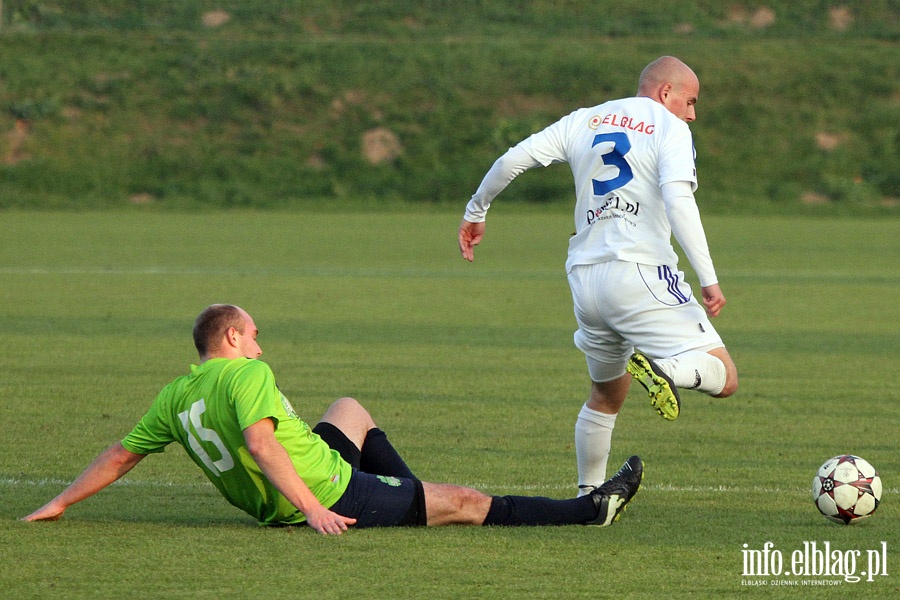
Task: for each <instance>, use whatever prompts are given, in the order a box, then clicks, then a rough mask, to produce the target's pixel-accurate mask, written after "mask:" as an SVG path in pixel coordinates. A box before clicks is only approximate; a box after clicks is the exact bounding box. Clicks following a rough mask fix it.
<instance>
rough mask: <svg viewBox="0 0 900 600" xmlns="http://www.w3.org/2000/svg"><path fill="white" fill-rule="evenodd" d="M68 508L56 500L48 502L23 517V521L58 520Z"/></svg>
mask: <svg viewBox="0 0 900 600" xmlns="http://www.w3.org/2000/svg"><path fill="white" fill-rule="evenodd" d="M64 512H66V509H65V508H64V507H62V506H58V505H57V504H55V503H54V502H48V503H47V504H45V505H44V506H42V507H40V508H39V509H37V510H36V511H34V512H33V513H31V514H30V515H28V516H27V517H22V518H21V519H20V520H21V521H58V520H59V519H61V518H62V516H63V513H64Z"/></svg>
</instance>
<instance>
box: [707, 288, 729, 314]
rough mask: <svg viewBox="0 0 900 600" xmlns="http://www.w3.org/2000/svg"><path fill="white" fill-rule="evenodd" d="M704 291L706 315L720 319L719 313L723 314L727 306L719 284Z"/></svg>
mask: <svg viewBox="0 0 900 600" xmlns="http://www.w3.org/2000/svg"><path fill="white" fill-rule="evenodd" d="M702 291H703V306H705V307H706V313H707V314H708V315H709V316H710V317H718V316H719V313H720V312H722V307H724V306H725V296H724V295H723V294H722V290H721V289H720V288H719V284H718V283H714V284H712V285H708V286H706V287H705V288H702Z"/></svg>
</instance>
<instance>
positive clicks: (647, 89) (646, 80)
mask: <svg viewBox="0 0 900 600" xmlns="http://www.w3.org/2000/svg"><path fill="white" fill-rule="evenodd" d="M637 95H638V96H642V97H646V98H650V99H652V100H654V101H656V102H659V103H660V104H662V105H663V106H665V107H666V109H668V111H669V112H671V113H672V114H673V115H675V116H676V117H678V118H679V119H681V120H682V121H685V122H686V123H690V122H691V121H693V120H694V119H696V118H697V112H696V110H695V109H694V105H695V104H696V103H697V98H698V97H699V96H700V80H699V79H697V75H696V74H695V73H694V72H693V71H692V70H691V68H690V67H689V66H687V65H686V64H684V63H683V62H681V61H680V60H678V59H677V58H675V57H674V56H662V57H660V58H657V59H656V60H654V61H653V62H652V63H650V64H649V65H647V66H646V67H644V70H643V71H642V72H641V78H640V80H639V81H638V93H637Z"/></svg>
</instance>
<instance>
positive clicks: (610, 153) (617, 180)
mask: <svg viewBox="0 0 900 600" xmlns="http://www.w3.org/2000/svg"><path fill="white" fill-rule="evenodd" d="M604 142H612V147H611V148H608V149H607V150H606V152H604V153H603V154H601V155H600V158H602V159H603V164H604V165H607V166H609V167H616V168H617V169H619V174H618V176H616V177H613V178H611V179H604V180H598V179H592V180H591V181H592V182H593V183H594V195H595V196H605V195H606V194H608V193H610V192H611V191H613V190H617V189H619V188H620V187H622V186H623V185H625V184H626V183H628V182H629V181H631V180H632V179H634V173H632V171H631V165H629V164H628V161H626V160H625V155H626V154H628V151H629V150H631V142H630V141H629V140H628V136H627V135H625V134H624V133H622V132H621V131H618V132H615V133H598V134H597V135H595V136H594V143H593V144H591V148H593V147H594V146H596V145H597V144H602V143H604Z"/></svg>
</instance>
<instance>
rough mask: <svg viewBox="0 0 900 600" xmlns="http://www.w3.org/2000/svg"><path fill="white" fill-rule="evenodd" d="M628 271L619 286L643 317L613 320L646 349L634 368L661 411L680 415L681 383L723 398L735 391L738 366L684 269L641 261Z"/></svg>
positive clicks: (638, 354)
mask: <svg viewBox="0 0 900 600" xmlns="http://www.w3.org/2000/svg"><path fill="white" fill-rule="evenodd" d="M624 273H625V274H626V275H628V276H623V277H622V278H621V280H620V281H619V282H618V283H619V286H620V287H619V289H620V291H621V293H623V294H626V295H628V296H629V297H630V298H632V301H631V302H632V309H633V310H632V312H631V315H637V316H636V317H635V316H629V317H628V318H624V317H623V318H618V317H615V316H614V317H613V321H612V325H613V326H614V327H615V328H616V330H617V331H619V332H620V333H621V334H622V335H623V336H624V337H625V338H627V339H628V340H629V341H630V342H631V343H632V344H633V345H634V346H635V347H636V348H638V349H639V350H640V351H639V352H636V353H635V355H634V356H633V357H632V359H631V360H630V361H629V364H628V371H629V372H630V373H631V374H632V375H633V376H634V378H635V379H636V380H637V381H638V382H640V383H641V384H642V385H643V386H644V387H645V388H646V389H647V391H648V393H649V395H650V398H651V402H652V403H653V405H654V407H655V408H656V409H657V411H658V412H659V413H660V414H661V415H663V416H664V417H665V418H667V419H674V418H675V417H677V416H678V402H679V400H678V394H677V390H676V389H675V388H683V389H694V390H697V391H701V392H704V393H707V394H709V395H711V396H718V397H724V396H728V395H730V394H732V393H734V391H735V390H736V389H737V369H736V367H735V366H734V362H733V361H732V360H731V357H730V356H729V355H728V352H727V350H725V345H724V344H723V342H722V338H721V337H719V334H718V333H717V332H716V330H715V327H713V325H712V323H711V322H710V319H709V316H708V315H707V314H706V311H705V309H704V308H703V306H701V305H700V303H699V302H698V301H697V300H696V298H694V296H693V294H692V291H691V288H690V286H689V285H687V284H686V283H685V282H684V276H683V273H680V272H678V271H676V270H674V269H672V268H669V267H657V266H647V265H637V264H635V265H630V266H629V267H628V268H627V270H626V271H624ZM673 386H674V387H673Z"/></svg>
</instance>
